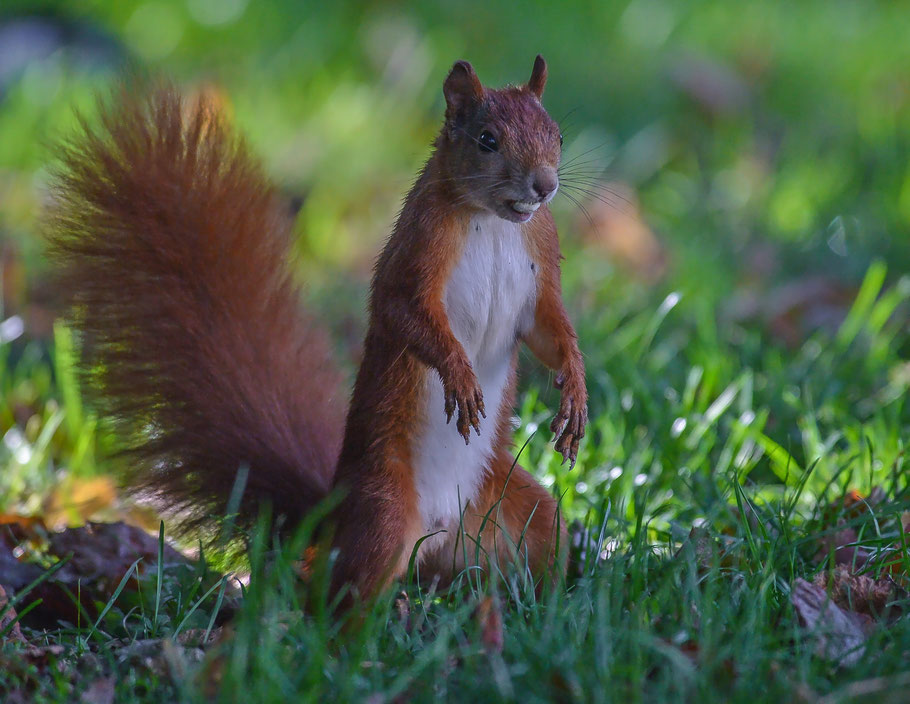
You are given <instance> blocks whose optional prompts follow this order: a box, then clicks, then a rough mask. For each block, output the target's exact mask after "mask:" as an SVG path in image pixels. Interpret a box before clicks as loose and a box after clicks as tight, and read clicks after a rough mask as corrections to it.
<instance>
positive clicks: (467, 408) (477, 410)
mask: <svg viewBox="0 0 910 704" xmlns="http://www.w3.org/2000/svg"><path fill="white" fill-rule="evenodd" d="M442 386H443V391H444V392H445V404H446V409H445V410H446V423H449V422H450V421H451V420H452V416H453V414H454V413H455V409H456V407H457V408H458V420H457V421H456V423H455V426H456V427H457V428H458V433H459V435H461V437H463V438H464V443H465V445H467V444H468V442H469V441H470V439H471V428H474V432H476V433H477V434H478V435H480V417H481V416H483V417H484V418H486V417H487V414H486V410H485V409H484V407H483V392H482V391H481V390H480V384H478V383H477V377H476V376H475V374H474V371H473V370H472V369H471V367H470V364H468V365H466V366H463V367H461V368H459V369H458V370H457V371H456V372H455V373H454V374H451V375H448V378H445V379H443V384H442Z"/></svg>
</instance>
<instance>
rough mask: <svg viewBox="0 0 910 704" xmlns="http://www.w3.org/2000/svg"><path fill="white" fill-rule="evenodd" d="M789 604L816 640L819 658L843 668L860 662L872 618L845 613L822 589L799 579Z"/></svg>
mask: <svg viewBox="0 0 910 704" xmlns="http://www.w3.org/2000/svg"><path fill="white" fill-rule="evenodd" d="M790 603H792V604H793V608H794V609H795V610H796V615H797V616H798V617H799V621H800V623H801V624H802V625H803V626H804V627H805V628H806V629H808V631H809V632H810V634H811V635H812V636H814V637H815V639H816V652H817V653H818V655H819V656H821V657H823V658H825V659H826V660H829V661H831V662H833V663H836V664H838V665H841V666H844V667H850V666H852V665H855V664H856V663H857V662H859V660H860V658H861V657H862V656H863V653H864V652H865V643H866V639H867V637H868V635H869V633H870V632H871V630H872V628H873V621H872V619H871V618H869V617H868V616H866V615H865V614H858V613H856V612H854V611H845V610H844V609H842V608H840V607H839V606H838V605H837V604H835V603H834V602H833V601H832V600H831V599H830V598H829V596H828V594H827V593H826V592H825V590H824V589H822V588H821V587H819V586H818V585H816V584H812V583H810V582H807V581H806V580H804V579H799V578H798V579H797V580H796V581H795V582H794V583H793V588H792V590H791V592H790Z"/></svg>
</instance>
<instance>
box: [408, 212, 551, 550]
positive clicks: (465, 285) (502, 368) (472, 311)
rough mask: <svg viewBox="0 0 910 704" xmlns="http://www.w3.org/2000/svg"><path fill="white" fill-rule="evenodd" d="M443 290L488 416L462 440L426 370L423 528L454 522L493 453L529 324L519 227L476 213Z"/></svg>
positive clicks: (527, 273) (530, 293)
mask: <svg viewBox="0 0 910 704" xmlns="http://www.w3.org/2000/svg"><path fill="white" fill-rule="evenodd" d="M468 228H469V229H468V232H467V241H466V243H465V247H464V251H463V252H462V255H461V259H460V260H459V261H458V263H457V264H456V265H455V267H454V269H453V271H452V275H451V277H450V279H449V282H448V284H447V286H446V289H445V300H444V304H445V309H446V313H447V314H448V318H449V325H450V326H451V328H452V332H453V333H454V334H455V337H457V338H458V341H459V342H461V344H462V346H463V347H464V349H465V352H466V353H467V355H468V358H469V359H470V360H471V364H472V366H473V368H474V373H475V374H476V375H477V378H478V380H479V382H480V387H481V389H482V390H483V398H484V406H485V407H486V413H487V417H486V418H481V421H480V435H479V436H478V435H476V434H475V433H474V432H473V431H472V432H471V442H470V444H469V445H465V442H464V439H463V438H462V437H461V436H460V435H459V434H458V431H457V430H456V427H455V419H454V418H453V419H452V422H451V423H449V424H447V423H446V416H445V411H444V406H445V404H444V400H443V391H442V382H441V381H440V379H439V376H438V375H437V374H435V373H431V374H429V375H428V376H427V388H426V390H425V393H424V394H423V399H424V404H425V406H424V408H422V409H421V417H422V418H423V423H424V425H423V428H422V430H421V431H420V432H419V433H418V435H417V437H416V440H415V442H414V445H413V447H412V451H413V460H414V469H415V481H416V488H417V493H418V496H419V506H420V513H421V516H422V518H423V524H424V528H425V529H426V530H427V531H428V532H429V531H433V530H438V529H439V528H443V527H451V525H452V522H453V521H456V522H457V519H458V517H459V514H460V512H461V509H462V507H463V506H464V505H465V503H466V502H467V501H469V500H471V499H472V498H474V496H475V495H476V494H477V490H478V489H479V488H480V486H481V483H482V482H483V478H484V474H485V472H486V471H487V469H488V466H489V460H490V457H491V455H492V453H493V450H494V447H493V442H494V440H495V438H494V433H495V431H496V422H497V416H498V415H499V413H500V411H501V405H502V399H503V392H504V390H505V386H506V383H507V381H508V376H509V373H510V370H511V363H512V355H513V353H514V350H515V345H516V341H517V339H518V336H519V335H520V334H522V333H524V332H527V331H528V330H529V329H530V326H531V325H532V324H533V322H534V308H535V303H536V299H537V277H536V273H535V266H536V265H535V264H534V263H533V262H532V260H531V258H530V257H529V256H528V252H527V248H526V247H525V243H524V235H523V234H522V232H521V229H520V226H519V225H517V224H516V223H511V222H509V221H507V220H503V219H502V218H498V217H496V216H494V215H478V216H475V217H474V218H473V219H472V220H471V222H470V224H469V225H468Z"/></svg>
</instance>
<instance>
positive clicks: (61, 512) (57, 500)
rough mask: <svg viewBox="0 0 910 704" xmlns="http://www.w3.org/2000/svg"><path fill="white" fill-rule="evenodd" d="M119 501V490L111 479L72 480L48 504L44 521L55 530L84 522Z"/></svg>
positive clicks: (54, 493)
mask: <svg viewBox="0 0 910 704" xmlns="http://www.w3.org/2000/svg"><path fill="white" fill-rule="evenodd" d="M116 500H117V488H116V487H115V486H114V483H113V481H111V480H110V479H109V478H108V477H94V478H92V479H75V478H70V479H69V480H68V481H65V482H63V483H62V484H61V485H60V486H59V487H57V489H55V490H54V492H53V493H52V494H51V495H50V496H49V497H48V498H47V500H46V501H45V502H44V521H45V523H47V525H49V526H50V527H51V528H53V529H60V528H63V527H65V526H68V525H73V524H79V523H84V522H85V521H87V520H89V519H90V518H91V517H92V516H94V515H95V514H96V513H97V512H98V511H101V510H102V509H106V508H111V507H112V506H113V505H114V503H115V502H116Z"/></svg>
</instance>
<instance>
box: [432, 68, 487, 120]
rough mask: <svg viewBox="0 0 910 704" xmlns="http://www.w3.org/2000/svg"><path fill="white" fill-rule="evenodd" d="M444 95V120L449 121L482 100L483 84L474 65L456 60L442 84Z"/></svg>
mask: <svg viewBox="0 0 910 704" xmlns="http://www.w3.org/2000/svg"><path fill="white" fill-rule="evenodd" d="M442 92H443V95H445V97H446V120H447V121H451V120H454V119H455V118H457V117H458V116H462V115H464V113H465V112H466V111H468V110H470V109H471V108H472V107H474V106H475V105H477V104H478V103H479V102H480V101H482V100H483V85H481V83H480V79H479V78H477V74H476V73H474V67H473V66H471V64H469V63H468V62H467V61H456V62H455V65H454V66H452V70H451V71H449V75H448V76H447V77H446V80H445V83H443V84H442Z"/></svg>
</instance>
